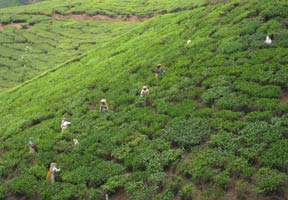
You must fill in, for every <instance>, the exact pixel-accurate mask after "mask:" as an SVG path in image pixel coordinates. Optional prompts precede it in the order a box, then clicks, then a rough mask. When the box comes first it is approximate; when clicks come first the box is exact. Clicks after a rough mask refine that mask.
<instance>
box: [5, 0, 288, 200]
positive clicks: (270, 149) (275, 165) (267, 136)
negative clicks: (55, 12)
mask: <svg viewBox="0 0 288 200" xmlns="http://www.w3.org/2000/svg"><path fill="white" fill-rule="evenodd" d="M207 2H208V1H207ZM207 2H206V4H205V5H202V6H200V7H198V8H194V9H192V10H187V11H182V12H178V13H173V14H172V13H170V14H165V15H162V16H157V17H154V18H153V19H151V20H149V21H146V22H143V23H141V24H140V25H138V26H137V27H136V28H135V29H133V30H131V31H130V32H127V33H125V34H123V35H121V36H120V37H117V38H115V39H113V40H109V41H106V42H105V43H101V44H100V45H99V46H95V49H94V51H93V52H90V53H89V54H88V55H86V56H85V57H82V58H77V59H75V60H74V61H70V62H69V63H67V64H66V65H63V66H61V67H58V68H55V69H54V70H51V71H49V72H47V73H46V74H43V75H41V76H39V77H38V78H34V79H33V80H31V81H29V82H26V83H25V84H23V85H21V86H19V87H17V88H14V89H13V90H11V91H9V92H6V93H2V94H1V95H0V113H1V121H0V139H1V141H2V142H1V144H0V152H1V157H0V174H1V181H0V183H1V186H0V196H1V197H2V198H3V199H5V198H15V199H17V198H19V199H20V198H21V199H25V198H26V199H59V200H60V199H104V195H105V194H107V195H108V196H109V199H112V200H113V199H133V200H145V199H158V200H170V199H171V200H172V199H197V200H198V199H209V200H210V199H229V200H230V199H287V189H288V188H287V183H288V181H287V167H288V166H287V165H288V154H287V152H288V149H287V148H288V145H287V144H288V139H287V130H288V123H287V122H288V121H287V120H288V118H287V109H288V105H287V96H288V95H287V92H288V86H287V80H288V71H287V70H288V61H287V60H288V59H287V56H288V50H287V47H288V39H287V38H288V37H287V36H288V31H287V24H288V23H287V22H288V3H287V1H284V0H283V1H278V3H277V4H272V3H271V1H268V0H263V1H261V2H259V1H256V0H251V1H238V0H235V1H231V2H228V3H218V4H217V5H215V4H214V2H212V3H213V4H209V2H210V1H209V2H208V3H207ZM266 35H269V36H271V37H272V40H273V43H272V44H271V45H267V44H265V43H264V40H265V37H266ZM189 40H190V41H189ZM158 63H161V64H162V65H163V68H164V70H165V73H164V75H163V78H162V79H161V80H155V78H154V69H155V65H156V64H158ZM143 85H147V86H148V87H149V89H150V94H149V95H148V96H145V97H144V98H141V97H140V94H139V93H140V89H141V88H142V86H143ZM103 97H105V98H106V99H107V101H108V104H109V108H110V112H109V113H99V110H98V106H99V101H100V99H101V98H103ZM62 117H66V118H67V119H68V120H69V121H71V122H72V125H71V126H70V127H69V128H68V130H65V131H64V132H62V133H61V130H60V121H61V118H62ZM31 136H32V137H34V140H35V142H36V144H37V145H38V148H39V153H38V154H37V155H32V154H29V153H28V150H29V149H28V145H27V142H28V138H29V137H31ZM74 138H77V139H78V140H79V143H80V145H79V146H73V139H74ZM51 161H55V162H57V163H58V166H59V167H61V172H59V173H58V174H57V175H56V183H55V184H54V185H50V184H49V183H47V182H46V181H45V177H46V174H47V165H48V164H49V163H50V162H51Z"/></svg>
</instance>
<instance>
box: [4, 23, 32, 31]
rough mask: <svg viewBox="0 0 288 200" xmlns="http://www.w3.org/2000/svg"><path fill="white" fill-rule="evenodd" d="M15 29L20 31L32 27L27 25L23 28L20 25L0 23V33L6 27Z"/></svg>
mask: <svg viewBox="0 0 288 200" xmlns="http://www.w3.org/2000/svg"><path fill="white" fill-rule="evenodd" d="M11 26H12V27H15V28H16V29H17V30H20V29H30V28H32V26H31V25H29V26H27V27H26V26H25V27H23V26H22V25H21V24H19V23H13V22H12V23H10V24H1V23H0V32H1V31H3V30H4V29H5V28H6V27H11Z"/></svg>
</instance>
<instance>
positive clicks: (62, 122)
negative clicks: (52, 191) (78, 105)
mask: <svg viewBox="0 0 288 200" xmlns="http://www.w3.org/2000/svg"><path fill="white" fill-rule="evenodd" d="M70 124H71V122H68V121H66V120H65V119H62V121H61V130H62V131H64V130H66V129H67V128H68V126H69V125H70Z"/></svg>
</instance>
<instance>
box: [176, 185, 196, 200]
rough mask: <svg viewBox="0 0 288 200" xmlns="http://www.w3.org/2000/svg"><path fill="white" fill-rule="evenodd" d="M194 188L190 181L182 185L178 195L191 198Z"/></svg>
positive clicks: (190, 199)
mask: <svg viewBox="0 0 288 200" xmlns="http://www.w3.org/2000/svg"><path fill="white" fill-rule="evenodd" d="M195 190H196V186H195V185H194V184H192V183H190V184H187V185H184V187H183V188H182V189H181V191H180V196H181V197H182V199H183V200H192V197H193V194H194V192H195Z"/></svg>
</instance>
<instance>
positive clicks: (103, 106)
mask: <svg viewBox="0 0 288 200" xmlns="http://www.w3.org/2000/svg"><path fill="white" fill-rule="evenodd" d="M108 111H109V109H108V104H107V102H106V99H101V101H100V109H99V112H102V113H105V112H108Z"/></svg>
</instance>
